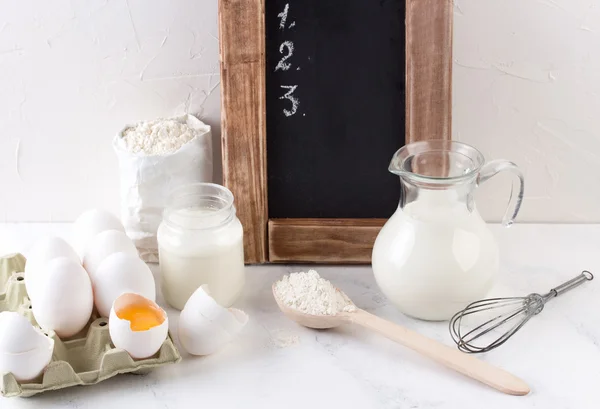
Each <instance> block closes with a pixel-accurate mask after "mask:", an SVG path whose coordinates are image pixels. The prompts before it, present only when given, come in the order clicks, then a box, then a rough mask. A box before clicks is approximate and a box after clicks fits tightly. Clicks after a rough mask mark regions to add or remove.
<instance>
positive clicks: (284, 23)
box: [265, 0, 405, 218]
mask: <svg viewBox="0 0 600 409" xmlns="http://www.w3.org/2000/svg"><path fill="white" fill-rule="evenodd" d="M404 20H405V0H265V32H266V110H267V115H266V119H267V135H268V138H267V168H268V180H267V187H268V212H269V218H387V217H389V216H391V215H392V213H393V212H394V210H395V208H396V206H397V205H398V199H399V194H400V188H399V182H398V179H397V177H396V176H393V175H392V174H390V173H388V171H387V166H388V163H389V161H390V159H391V157H392V155H393V153H394V152H395V151H396V150H397V149H399V148H400V147H401V146H402V145H404V134H405V114H404V113H405V26H404Z"/></svg>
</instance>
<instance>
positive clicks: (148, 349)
mask: <svg viewBox="0 0 600 409" xmlns="http://www.w3.org/2000/svg"><path fill="white" fill-rule="evenodd" d="M128 307H129V308H131V307H134V308H136V309H138V311H139V310H140V309H142V310H144V309H145V310H146V311H153V312H155V313H157V315H158V317H159V318H160V320H161V321H162V322H161V321H158V322H160V324H158V325H156V326H153V327H150V328H148V329H144V330H134V329H132V327H134V323H133V322H132V321H129V320H128V319H127V318H126V317H125V316H124V314H123V313H124V311H125V310H126V308H128ZM138 316H139V315H138ZM108 329H109V333H110V339H111V340H112V342H113V344H114V346H115V348H119V349H124V350H125V351H127V352H128V353H129V355H131V357H132V358H134V359H144V358H149V357H151V356H152V355H154V354H156V353H157V352H158V351H159V350H160V348H161V346H162V344H163V343H164V342H165V339H167V335H168V333H169V318H168V316H167V313H166V312H165V311H164V310H163V309H161V308H160V307H159V306H158V305H157V304H156V303H155V302H154V301H152V300H149V299H147V298H145V297H142V296H141V295H139V294H133V293H124V294H121V295H120V296H119V297H118V298H117V299H116V300H115V302H114V304H113V307H112V309H111V311H110V318H109V320H108Z"/></svg>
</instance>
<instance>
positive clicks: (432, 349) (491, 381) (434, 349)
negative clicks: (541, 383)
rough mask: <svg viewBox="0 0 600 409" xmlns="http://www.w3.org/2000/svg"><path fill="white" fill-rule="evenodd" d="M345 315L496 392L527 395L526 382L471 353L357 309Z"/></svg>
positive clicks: (354, 321) (356, 322)
mask: <svg viewBox="0 0 600 409" xmlns="http://www.w3.org/2000/svg"><path fill="white" fill-rule="evenodd" d="M348 316H349V318H350V320H351V321H352V322H353V323H355V324H358V325H361V326H363V327H365V328H368V329H370V330H373V331H375V332H378V333H380V334H381V335H383V336H385V337H387V338H389V339H391V340H392V341H395V342H397V343H399V344H402V345H404V346H405V347H407V348H410V349H412V350H413V351H416V352H418V353H419V354H421V355H424V356H426V357H429V358H431V359H433V360H434V361H436V362H439V363H440V364H442V365H445V366H446V367H448V368H450V369H453V370H455V371H456V372H460V373H461V374H463V375H466V376H468V377H470V378H473V379H475V380H478V381H479V382H483V383H484V384H486V385H489V386H491V387H492V388H494V389H497V390H499V391H500V392H503V393H506V394H509V395H527V394H528V393H529V386H527V384H526V383H525V382H524V381H523V380H521V379H520V378H518V377H516V376H514V375H512V374H511V373H509V372H506V371H505V370H503V369H500V368H498V367H495V366H493V365H490V364H488V363H487V362H484V361H481V360H479V359H477V358H475V357H473V356H472V355H467V354H464V353H462V352H460V351H458V350H456V349H454V348H450V347H448V346H446V345H444V344H442V343H440V342H438V341H435V340H433V339H430V338H427V337H425V336H423V335H421V334H419V333H417V332H414V331H412V330H410V329H408V328H404V327H402V326H400V325H397V324H394V323H392V322H390V321H386V320H384V319H382V318H379V317H377V316H376V315H373V314H369V313H368V312H366V311H364V310H361V309H358V310H357V311H356V312H353V313H350V314H348Z"/></svg>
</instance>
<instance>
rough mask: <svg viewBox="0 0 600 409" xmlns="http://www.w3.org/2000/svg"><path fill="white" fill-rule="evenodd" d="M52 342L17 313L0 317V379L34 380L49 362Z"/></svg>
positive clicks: (6, 312) (6, 313) (8, 313)
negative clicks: (10, 374) (10, 377)
mask: <svg viewBox="0 0 600 409" xmlns="http://www.w3.org/2000/svg"><path fill="white" fill-rule="evenodd" d="M53 351H54V340H53V339H51V338H48V337H47V336H45V335H44V334H43V333H42V332H41V331H39V330H38V329H36V328H34V327H33V326H32V325H31V323H30V322H29V321H27V319H26V318H25V317H23V316H21V315H19V314H18V313H16V312H9V311H4V312H1V313H0V375H2V374H5V373H9V372H10V373H12V374H13V376H14V377H15V379H16V380H17V381H19V382H26V381H30V380H33V379H35V378H37V377H38V376H39V375H40V374H41V373H42V372H43V370H44V368H46V367H47V366H48V364H49V363H50V361H51V360H52V352H53Z"/></svg>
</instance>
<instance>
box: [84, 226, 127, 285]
mask: <svg viewBox="0 0 600 409" xmlns="http://www.w3.org/2000/svg"><path fill="white" fill-rule="evenodd" d="M114 253H127V254H132V255H134V256H136V257H137V255H138V252H137V248H136V247H135V245H134V244H133V242H132V241H131V239H130V238H129V237H128V236H127V235H126V234H125V233H123V232H122V231H119V230H106V231H103V232H102V233H98V234H97V235H96V236H95V237H94V238H93V239H92V241H90V244H89V245H88V246H87V250H86V251H85V254H84V256H83V268H85V269H86V270H87V272H88V274H89V275H90V278H91V279H92V282H93V281H94V277H95V274H96V271H97V270H98V267H99V266H100V264H101V263H102V262H103V261H104V259H106V258H107V257H108V256H110V255H111V254H114Z"/></svg>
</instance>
